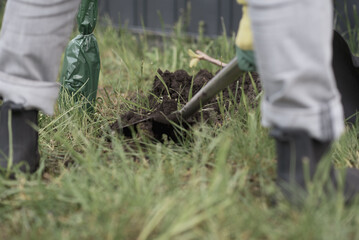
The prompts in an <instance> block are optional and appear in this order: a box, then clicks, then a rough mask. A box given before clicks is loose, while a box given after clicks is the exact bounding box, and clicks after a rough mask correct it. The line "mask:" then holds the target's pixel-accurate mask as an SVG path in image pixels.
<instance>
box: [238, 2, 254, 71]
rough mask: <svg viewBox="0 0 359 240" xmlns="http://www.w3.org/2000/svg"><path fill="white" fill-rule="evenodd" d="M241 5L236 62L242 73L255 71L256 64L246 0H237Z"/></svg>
mask: <svg viewBox="0 0 359 240" xmlns="http://www.w3.org/2000/svg"><path fill="white" fill-rule="evenodd" d="M237 2H238V3H239V4H242V5H243V7H242V19H241V21H240V23H239V29H238V34H237V38H236V49H237V62H238V66H239V68H240V69H241V70H243V71H256V63H255V59H254V52H253V33H252V29H251V21H250V19H249V14H248V6H247V2H246V0H237Z"/></svg>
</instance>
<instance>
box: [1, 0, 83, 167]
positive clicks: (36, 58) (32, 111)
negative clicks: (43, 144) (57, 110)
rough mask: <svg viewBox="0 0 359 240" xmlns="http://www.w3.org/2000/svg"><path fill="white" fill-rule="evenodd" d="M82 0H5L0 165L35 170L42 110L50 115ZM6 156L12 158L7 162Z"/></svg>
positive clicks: (2, 47)
mask: <svg viewBox="0 0 359 240" xmlns="http://www.w3.org/2000/svg"><path fill="white" fill-rule="evenodd" d="M79 3H80V0H8V1H7V4H6V8H5V14H4V18H3V24H2V28H1V33H0V96H1V97H2V98H3V102H4V103H3V105H2V106H1V111H0V114H1V116H0V167H1V168H2V169H3V170H4V169H11V168H12V167H13V166H14V165H16V164H19V163H25V164H27V165H28V166H27V167H24V166H23V167H22V168H21V169H22V170H29V171H30V172H33V171H35V170H36V168H37V165H38V161H39V156H38V150H37V138H38V133H37V131H36V130H35V129H34V126H36V124H37V114H38V111H39V110H41V111H43V112H44V113H47V114H52V113H53V107H54V104H55V101H56V99H57V96H58V91H59V84H58V83H56V78H57V74H58V70H59V65H60V60H61V54H62V53H63V50H64V48H65V46H66V44H67V42H68V41H69V37H70V34H71V31H72V29H73V23H74V20H75V18H74V17H75V14H76V12H77V9H78V6H79ZM9 160H10V161H9Z"/></svg>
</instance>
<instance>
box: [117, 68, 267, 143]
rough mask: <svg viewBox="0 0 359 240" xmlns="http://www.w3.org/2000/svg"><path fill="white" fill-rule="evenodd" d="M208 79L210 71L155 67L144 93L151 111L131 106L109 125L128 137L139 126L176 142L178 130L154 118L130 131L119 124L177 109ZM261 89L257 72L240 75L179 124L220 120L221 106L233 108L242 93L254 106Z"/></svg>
mask: <svg viewBox="0 0 359 240" xmlns="http://www.w3.org/2000/svg"><path fill="white" fill-rule="evenodd" d="M212 78H213V74H212V73H210V72H208V71H207V70H200V71H199V72H198V73H197V74H196V75H195V76H191V75H189V74H188V73H187V72H186V71H184V70H177V71H175V72H170V71H168V70H166V71H164V72H163V71H162V70H160V69H158V70H157V75H156V76H155V78H154V81H153V85H152V89H151V90H150V92H149V94H148V96H146V97H147V99H148V105H149V106H150V109H151V111H148V110H147V111H146V110H143V109H134V110H132V111H129V112H126V113H125V114H123V115H121V117H120V119H119V121H117V122H115V123H114V124H113V125H112V126H111V128H112V129H113V130H115V131H117V132H119V133H120V134H124V135H125V136H128V137H131V136H132V134H133V133H134V132H137V131H138V130H139V129H141V131H142V132H144V133H145V134H146V135H148V136H150V137H152V138H154V139H156V140H159V141H162V140H163V135H164V134H165V135H167V136H168V137H169V138H171V139H173V140H175V141H176V139H177V136H178V129H176V128H174V127H173V126H171V125H168V126H166V125H164V124H158V123H156V122H155V121H144V122H141V123H139V124H136V125H135V127H134V129H133V130H134V131H129V130H127V131H122V126H126V125H131V124H133V123H136V122H138V121H140V120H142V119H145V118H148V117H153V116H156V115H158V114H161V115H162V114H165V115H166V116H167V115H169V114H170V113H172V112H174V111H176V110H179V109H181V108H182V107H183V106H184V105H185V104H186V103H187V102H188V100H189V99H190V98H191V97H192V96H194V95H195V94H196V93H197V92H199V90H201V88H202V87H203V86H204V85H206V84H207V83H208V82H209V81H210V80H211V79H212ZM261 89H262V87H261V83H260V79H259V76H258V74H257V73H255V72H252V73H250V74H245V76H244V77H240V78H238V80H237V81H235V82H234V83H232V84H231V85H230V86H228V87H227V88H226V89H224V90H223V91H222V92H221V94H217V96H215V97H213V98H212V99H211V100H210V101H209V103H208V104H206V105H205V106H203V108H202V109H201V110H200V111H198V112H196V113H195V114H193V115H192V116H191V117H190V118H189V119H187V120H186V122H185V124H184V125H183V126H182V127H183V128H188V127H189V126H192V125H194V124H196V123H198V122H207V123H210V124H221V123H222V121H223V117H222V114H221V109H222V110H223V109H229V108H230V107H234V108H235V109H237V107H238V103H240V101H241V98H242V93H243V92H244V93H245V95H246V99H247V104H249V105H250V106H253V107H254V106H256V105H257V104H258V101H257V96H258V93H259V92H261Z"/></svg>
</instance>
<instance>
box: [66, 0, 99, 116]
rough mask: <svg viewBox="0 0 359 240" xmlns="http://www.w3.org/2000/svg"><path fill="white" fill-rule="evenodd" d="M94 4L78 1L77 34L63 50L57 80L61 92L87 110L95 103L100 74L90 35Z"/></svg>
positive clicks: (93, 22)
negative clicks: (84, 105) (67, 94)
mask: <svg viewBox="0 0 359 240" xmlns="http://www.w3.org/2000/svg"><path fill="white" fill-rule="evenodd" d="M97 4H98V3H97V0H82V1H81V4H80V9H79V12H78V15H77V23H78V26H79V31H80V35H78V36H76V37H75V38H74V39H72V40H71V41H70V43H69V45H68V46H67V48H66V51H65V57H64V63H63V68H62V72H61V78H60V82H61V86H62V91H61V92H63V91H67V92H68V93H69V94H70V95H71V96H73V97H74V101H75V102H76V101H79V100H80V99H84V100H85V101H87V104H86V109H89V110H93V106H94V104H95V100H96V94H97V87H98V79H99V74H100V54H99V49H98V45H97V41H96V38H95V36H94V35H93V31H94V29H95V26H96V21H97V13H98V7H97ZM65 104H66V103H65Z"/></svg>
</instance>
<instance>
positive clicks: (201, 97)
mask: <svg viewBox="0 0 359 240" xmlns="http://www.w3.org/2000/svg"><path fill="white" fill-rule="evenodd" d="M241 74H243V71H242V70H240V69H239V67H238V63H237V58H234V59H232V60H231V61H230V63H228V64H227V65H226V67H224V68H223V69H222V70H221V71H220V72H219V73H218V74H217V75H216V76H214V77H213V78H212V79H211V80H210V81H209V82H208V83H207V84H206V85H205V86H204V87H203V88H202V89H201V90H200V91H199V92H198V93H197V94H196V95H194V96H193V97H192V99H191V100H190V101H189V102H187V104H186V105H185V106H184V107H183V108H182V109H180V110H178V111H175V112H173V113H171V114H169V115H167V116H166V115H164V114H163V113H162V114H158V115H151V116H150V117H147V118H144V119H141V120H139V121H137V122H134V123H131V124H129V125H125V126H122V127H121V128H120V129H122V132H123V133H124V134H125V135H128V134H130V133H131V128H134V127H135V126H136V125H138V124H139V123H143V122H148V121H152V122H155V123H157V124H160V125H163V126H164V127H167V126H168V125H170V124H171V123H179V122H182V121H183V120H186V119H187V118H189V117H190V116H191V115H192V114H194V113H196V112H197V111H198V110H199V109H200V108H201V107H202V106H204V105H206V104H207V103H208V101H210V100H211V99H212V98H213V97H214V96H215V95H216V94H217V93H219V92H220V91H222V90H223V89H225V88H226V87H227V86H229V85H230V84H231V83H233V82H234V81H236V80H237V79H238V77H239V76H240V75H241ZM165 125H166V126H165ZM120 131H121V130H120Z"/></svg>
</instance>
